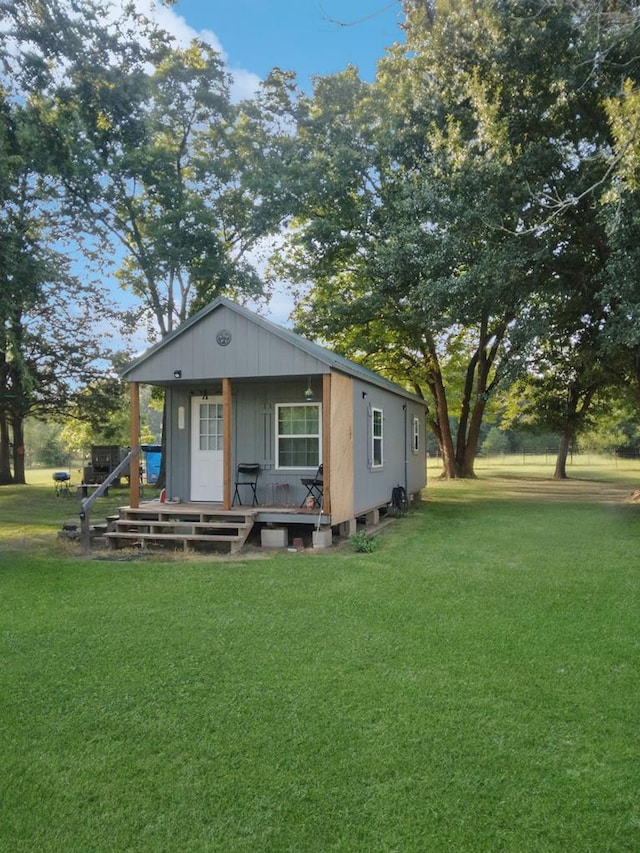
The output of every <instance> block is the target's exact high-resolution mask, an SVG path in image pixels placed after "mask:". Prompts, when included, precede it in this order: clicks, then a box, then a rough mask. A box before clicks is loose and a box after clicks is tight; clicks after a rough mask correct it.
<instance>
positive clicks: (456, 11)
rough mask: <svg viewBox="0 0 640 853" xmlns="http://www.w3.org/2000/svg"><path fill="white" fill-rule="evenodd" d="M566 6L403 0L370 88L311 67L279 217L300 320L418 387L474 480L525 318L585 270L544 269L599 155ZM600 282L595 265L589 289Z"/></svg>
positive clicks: (532, 322)
mask: <svg viewBox="0 0 640 853" xmlns="http://www.w3.org/2000/svg"><path fill="white" fill-rule="evenodd" d="M582 5H583V4H575V5H574V4H569V3H560V4H558V3H545V2H530V3H526V2H525V3H522V2H517V3H516V2H508V0H507V2H503V0H501V1H500V2H497V0H484V2H470V0H451V2H445V0H442V2H437V3H434V4H425V3H423V2H420V3H417V2H415V3H414V2H407V3H406V4H405V9H406V12H407V16H406V34H407V40H406V44H405V45H402V46H401V45H397V46H395V47H394V49H393V50H392V51H390V53H389V55H388V56H387V57H386V58H385V59H384V60H383V61H381V62H380V64H379V70H378V75H377V79H376V82H375V84H373V85H367V84H364V83H362V82H361V81H360V80H359V78H358V75H357V73H356V71H355V70H354V69H348V70H347V71H345V72H344V73H343V74H341V75H337V76H336V77H333V78H324V79H319V80H317V81H316V85H315V88H314V93H313V97H312V98H311V99H310V100H309V102H308V116H307V118H306V120H304V121H303V122H301V123H300V124H299V128H298V138H299V140H300V148H301V169H300V175H299V179H298V184H297V186H296V196H297V198H298V201H299V204H298V210H297V213H298V215H297V218H296V219H295V221H294V223H293V224H294V228H293V229H292V232H291V235H290V238H289V246H288V251H287V253H286V254H285V255H284V257H283V258H282V259H281V260H280V264H279V267H278V272H279V273H280V274H287V275H288V276H290V277H291V278H292V279H293V280H294V281H298V282H300V283H301V284H302V283H304V282H306V281H308V282H311V287H310V289H309V291H308V293H307V295H306V297H305V299H304V300H303V303H302V306H301V309H300V311H299V312H298V315H297V319H298V324H299V327H300V328H301V329H304V330H306V331H309V332H312V333H315V334H318V335H321V336H323V337H324V338H325V339H327V340H331V341H335V342H336V344H337V345H338V346H339V347H340V348H341V349H342V350H343V351H345V352H347V353H349V354H350V355H355V356H356V357H361V358H364V359H366V360H368V361H369V362H371V363H374V364H376V366H378V367H379V366H380V365H386V367H387V369H390V370H391V371H392V372H393V375H394V378H396V379H400V380H401V381H405V382H406V383H407V384H409V385H410V386H412V387H414V388H415V390H417V391H418V392H419V393H423V394H424V395H425V396H426V397H428V398H429V399H430V400H431V421H432V426H433V428H434V432H435V434H436V436H437V438H438V441H439V442H440V446H441V449H442V454H443V458H444V463H445V473H446V475H447V476H452V477H453V476H472V475H473V464H474V458H475V454H476V451H477V447H478V438H479V435H480V426H481V422H482V418H483V415H484V412H485V408H486V405H487V401H488V399H489V398H490V396H491V394H492V393H493V391H494V389H495V388H496V387H497V385H498V384H499V383H500V381H501V380H502V379H503V377H504V379H505V381H506V380H507V379H509V378H511V377H512V375H513V371H514V369H515V368H516V367H518V366H519V365H523V364H524V363H525V361H526V359H524V358H523V357H519V356H521V353H522V351H523V350H525V349H526V348H527V347H528V346H529V345H530V342H531V340H535V339H536V336H538V335H539V331H540V317H539V316H538V315H539V312H540V311H543V312H544V311H546V306H547V305H548V304H549V302H550V300H553V299H555V298H556V296H557V293H558V288H559V286H562V287H564V288H566V289H567V290H566V292H567V294H569V295H570V294H571V293H572V291H573V289H574V288H582V287H583V281H582V273H583V272H584V269H585V268H586V266H587V265H585V267H583V269H582V271H581V273H580V280H576V279H574V278H572V277H571V276H570V275H565V274H564V273H563V272H562V270H563V269H565V268H566V267H568V266H569V265H570V256H571V254H572V253H573V251H574V245H575V244H576V243H578V244H581V243H584V242H585V240H586V239H588V234H589V233H591V232H593V231H594V226H593V221H592V218H590V217H584V222H585V224H584V228H585V229H586V233H587V236H586V237H585V234H584V233H582V234H580V233H578V234H577V236H576V232H579V229H580V227H581V225H580V221H579V220H580V217H579V216H577V215H576V214H577V211H578V213H579V210H578V209H579V206H580V203H583V204H584V205H585V206H586V205H589V204H593V197H594V195H595V194H596V191H597V189H596V188H598V187H602V185H603V181H604V178H605V177H606V175H607V173H608V170H609V169H610V165H609V164H610V156H611V135H610V129H609V123H608V120H607V115H606V111H605V109H604V96H605V95H606V93H607V92H611V91H613V90H615V86H616V85H617V83H616V81H615V79H614V78H615V70H614V68H613V64H612V63H613V53H610V54H609V55H608V56H607V58H606V61H604V63H603V66H602V67H600V66H598V64H597V56H598V50H599V49H601V48H602V40H600V41H598V40H596V37H595V35H594V31H592V28H591V27H590V23H591V18H590V17H589V16H586V15H585V13H584V9H582V8H581V7H582ZM598 38H600V36H598ZM618 49H619V50H622V49H623V48H622V46H621V45H620V44H618ZM625 49H626V50H627V52H628V60H629V68H628V73H631V67H632V66H633V62H634V61H635V59H634V57H635V54H634V47H633V46H632V45H627V47H626V48H625ZM569 201H571V203H569ZM601 236H602V229H601V230H600V232H599V234H598V239H600V237H601ZM597 251H598V252H600V248H598V249H597ZM586 254H588V253H586ZM605 255H606V252H605V253H602V257H603V259H604V258H605ZM604 262H606V259H605V260H603V263H604ZM559 268H561V271H560V272H559V271H558V270H559ZM601 281H602V264H601V265H600V267H599V268H598V269H597V270H596V271H595V272H594V276H593V277H592V279H591V280H590V281H589V283H588V285H587V289H588V291H589V293H590V294H591V295H594V294H595V293H596V291H597V287H598V284H599V283H600V284H601ZM600 302H601V300H599V299H595V301H594V302H593V306H594V307H593V310H594V311H596V312H599V311H600V308H601V305H600ZM576 304H577V303H576ZM581 304H582V305H583V306H584V300H582V303H581ZM588 310H591V306H590V307H589V309H588ZM572 320H573V322H574V324H575V326H576V328H579V326H580V323H581V316H580V314H579V313H576V314H575V315H574V316H573V318H572ZM567 323H569V320H567ZM569 325H570V323H569ZM461 357H464V358H465V359H466V361H465V363H464V365H463V366H462V369H461V370H460V373H461V377H460V378H461V381H458V382H454V383H453V384H452V383H451V381H450V379H448V378H447V373H448V368H449V365H450V364H451V363H453V364H456V365H457V366H458V368H459V369H460V367H461ZM452 391H453V394H452ZM451 415H455V416H456V423H457V433H456V434H452V432H451V427H450V424H451Z"/></svg>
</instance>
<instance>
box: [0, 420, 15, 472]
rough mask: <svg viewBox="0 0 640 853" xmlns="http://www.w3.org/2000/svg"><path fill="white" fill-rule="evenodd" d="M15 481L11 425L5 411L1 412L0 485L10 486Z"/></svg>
mask: <svg viewBox="0 0 640 853" xmlns="http://www.w3.org/2000/svg"><path fill="white" fill-rule="evenodd" d="M10 483H13V475H12V474H11V443H10V440H9V426H8V424H7V418H6V416H5V414H4V413H0V486H8V485H9V484H10Z"/></svg>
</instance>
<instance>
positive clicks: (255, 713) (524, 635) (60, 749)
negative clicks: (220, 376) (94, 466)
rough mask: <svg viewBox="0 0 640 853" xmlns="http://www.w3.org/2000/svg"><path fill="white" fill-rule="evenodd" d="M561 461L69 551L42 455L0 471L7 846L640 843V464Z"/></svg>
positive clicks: (0, 845)
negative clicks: (326, 516) (89, 552)
mask: <svg viewBox="0 0 640 853" xmlns="http://www.w3.org/2000/svg"><path fill="white" fill-rule="evenodd" d="M483 464H484V462H483ZM574 470H575V472H576V473H577V472H580V473H579V478H577V479H575V480H573V481H568V482H567V483H556V482H554V481H553V480H551V479H550V474H551V473H552V468H551V472H549V467H548V466H547V467H546V468H543V469H538V468H537V467H534V466H531V468H530V470H527V474H530V475H531V476H528V477H526V478H522V477H520V478H519V477H517V476H515V474H516V473H517V471H516V470H515V469H514V470H512V469H511V468H510V466H509V465H507V464H506V462H504V461H502V460H501V462H500V463H499V465H489V464H488V460H487V468H486V469H484V468H480V469H479V473H480V474H481V476H480V478H479V479H478V480H475V481H471V482H468V481H457V482H440V481H438V480H437V479H436V478H435V477H434V476H433V472H432V478H431V481H430V485H429V488H428V489H427V490H426V495H425V497H426V500H425V501H423V503H422V504H420V505H419V506H416V507H414V508H413V509H412V510H411V511H410V513H409V514H408V515H407V516H406V517H405V518H403V519H399V520H397V521H396V522H394V523H393V524H392V525H390V526H389V527H387V528H386V529H385V530H384V532H383V533H382V534H381V536H380V538H379V540H378V547H377V548H376V549H375V550H374V551H373V552H372V553H370V554H360V553H356V552H355V551H354V550H353V549H351V548H350V546H349V545H348V544H346V545H342V546H341V547H338V548H333V549H330V550H328V551H326V552H314V553H307V552H304V553H300V554H289V553H275V554H274V553H270V554H267V555H264V554H258V553H247V554H241V555H239V556H238V557H236V558H233V559H229V558H228V557H204V556H200V557H189V558H187V559H185V557H184V555H183V554H181V553H180V554H178V553H176V554H173V553H171V552H168V553H167V554H166V555H164V556H144V555H139V554H128V553H126V552H125V553H122V552H117V553H115V554H109V553H100V552H98V553H95V554H94V555H93V557H92V558H91V559H83V558H80V557H79V556H78V555H77V552H75V551H74V550H73V548H70V547H69V545H68V543H67V544H65V543H60V542H59V541H58V540H57V538H56V533H57V530H58V529H59V526H60V523H61V520H62V518H64V516H65V514H66V513H69V514H72V513H75V512H77V505H76V504H77V502H76V501H75V499H68V498H55V496H54V493H53V486H52V483H51V481H50V472H43V473H42V479H41V481H40V485H36V484H34V485H31V486H28V487H11V488H6V487H2V488H0V659H1V660H2V666H1V667H0V732H1V733H2V773H1V774H0V850H1V851H7V853H9V851H11V853H13V851H16V853H20V851H25V853H27V851H28V853H32V851H33V853H35V851H37V853H61V851H64V853H86V851H91V853H113V851H125V850H126V851H132V853H176V851H180V853H183V851H185V853H204V851H207V853H209V851H220V853H227V852H228V851H233V853H236V851H240V853H244V852H245V851H246V853H254V851H267V853H281V851H295V853H298V851H304V853H325V852H326V851H340V853H353V851H356V853H387V851H402V853H451V851H455V853H479V851H486V852H487V853H489V852H490V851H491V853H493V851H505V853H565V851H571V853H601V851H602V853H603V852H604V851H607V853H618V851H620V852H621V851H629V853H631V851H637V850H640V793H639V792H640V741H639V739H638V731H639V730H640V701H639V698H640V697H639V685H640V647H639V641H638V625H639V624H640V574H639V572H638V553H639V547H640V504H635V503H633V502H630V501H629V500H628V496H629V494H630V491H631V488H632V486H633V485H634V484H636V483H637V482H638V481H639V480H640V477H639V476H638V475H639V473H640V472H639V471H638V469H637V468H636V469H634V470H632V469H631V468H627V467H624V468H616V469H614V468H611V469H609V470H608V473H607V470H606V468H605V467H600V466H598V465H596V464H594V463H593V461H592V462H591V464H590V465H586V466H580V467H576V468H575V469H574ZM36 479H40V475H38V478H36V477H35V475H34V476H32V474H31V473H30V481H32V482H34V483H35V481H36ZM123 497H124V498H125V499H126V497H127V496H126V494H124V495H122V494H121V495H120V496H119V498H120V500H122V498H123Z"/></svg>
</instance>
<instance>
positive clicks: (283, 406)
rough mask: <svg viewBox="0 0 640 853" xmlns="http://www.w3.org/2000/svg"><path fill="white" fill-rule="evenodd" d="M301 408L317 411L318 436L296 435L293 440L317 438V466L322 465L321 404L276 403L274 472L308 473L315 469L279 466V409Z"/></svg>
mask: <svg viewBox="0 0 640 853" xmlns="http://www.w3.org/2000/svg"><path fill="white" fill-rule="evenodd" d="M301 406H304V407H305V408H306V407H309V406H315V407H316V408H317V409H318V430H319V431H318V434H317V435H316V434H315V433H305V434H300V435H296V436H295V438H317V439H318V465H322V403H276V406H275V416H276V422H275V426H274V432H275V442H276V449H275V460H276V470H287V471H308V470H309V468H310V467H311V468H313V467H315V468H317V467H318V465H316V466H313V465H312V466H309V465H303V466H301V465H295V466H294V465H281V464H280V433H279V432H278V423H279V422H280V418H279V412H280V409H292V408H294V407H295V408H300V407H301Z"/></svg>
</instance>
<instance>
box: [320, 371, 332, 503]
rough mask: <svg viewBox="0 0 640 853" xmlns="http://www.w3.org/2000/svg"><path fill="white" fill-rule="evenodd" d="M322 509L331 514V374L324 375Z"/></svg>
mask: <svg viewBox="0 0 640 853" xmlns="http://www.w3.org/2000/svg"><path fill="white" fill-rule="evenodd" d="M322 466H323V467H322V479H323V482H324V485H323V488H322V507H323V509H324V511H325V512H328V513H330V512H331V374H330V373H323V375H322Z"/></svg>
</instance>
